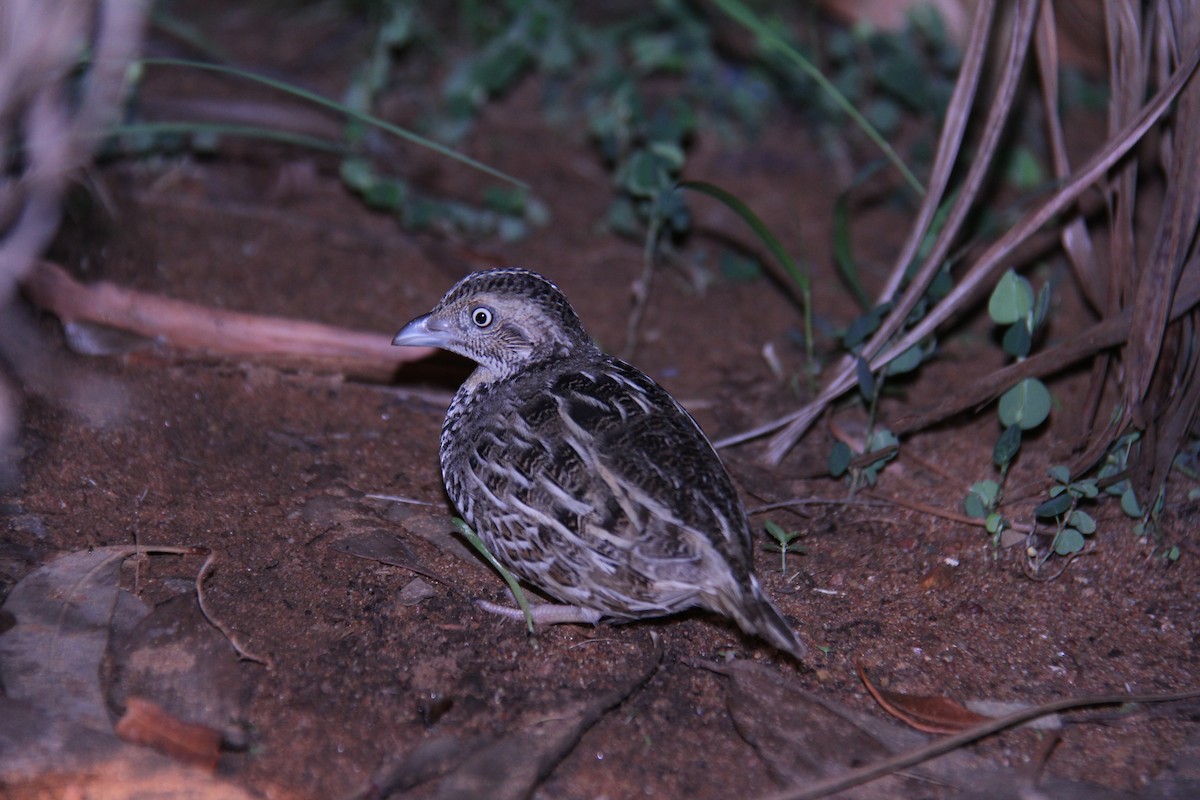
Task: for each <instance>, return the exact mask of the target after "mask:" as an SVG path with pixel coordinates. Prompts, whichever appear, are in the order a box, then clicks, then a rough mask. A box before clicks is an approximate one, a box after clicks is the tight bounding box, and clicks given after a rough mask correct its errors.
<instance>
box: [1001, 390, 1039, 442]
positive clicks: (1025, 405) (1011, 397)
mask: <svg viewBox="0 0 1200 800" xmlns="http://www.w3.org/2000/svg"><path fill="white" fill-rule="evenodd" d="M1048 416H1050V391H1049V390H1048V389H1047V388H1046V385H1045V384H1044V383H1042V382H1041V381H1039V380H1038V379H1037V378H1026V379H1025V380H1023V381H1021V382H1020V383H1018V384H1017V385H1016V386H1014V387H1012V388H1011V389H1009V390H1008V391H1007V392H1005V393H1004V394H1003V395H1002V396H1001V397H1000V421H1001V422H1002V423H1004V425H1005V426H1009V425H1020V426H1021V429H1022V430H1026V431H1027V430H1030V429H1032V428H1036V427H1037V426H1038V425H1041V424H1042V423H1043V422H1045V421H1046V417H1048Z"/></svg>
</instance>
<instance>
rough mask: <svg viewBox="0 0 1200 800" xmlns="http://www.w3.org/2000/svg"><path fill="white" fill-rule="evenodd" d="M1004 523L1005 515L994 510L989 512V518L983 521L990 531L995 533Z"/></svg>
mask: <svg viewBox="0 0 1200 800" xmlns="http://www.w3.org/2000/svg"><path fill="white" fill-rule="evenodd" d="M1003 524H1004V515H1003V514H1001V513H1000V512H998V511H993V512H992V513H990V514H988V515H987V519H986V520H985V521H984V523H983V525H984V527H985V528H987V532H988V533H995V532H996V531H998V530H1000V526H1002V525H1003Z"/></svg>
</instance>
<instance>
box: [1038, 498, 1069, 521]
mask: <svg viewBox="0 0 1200 800" xmlns="http://www.w3.org/2000/svg"><path fill="white" fill-rule="evenodd" d="M1074 502H1075V498H1074V497H1071V495H1069V494H1067V493H1065V492H1064V493H1063V494H1060V495H1059V496H1058V497H1055V498H1054V499H1052V500H1047V501H1046V502H1044V503H1042V504H1041V505H1040V506H1038V507H1037V508H1035V509H1034V510H1033V513H1034V515H1036V516H1039V517H1057V516H1058V515H1060V514H1063V513H1066V510H1067V509H1068V508H1070V507H1071V504H1072V503H1074Z"/></svg>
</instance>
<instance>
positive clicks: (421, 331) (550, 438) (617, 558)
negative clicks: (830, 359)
mask: <svg viewBox="0 0 1200 800" xmlns="http://www.w3.org/2000/svg"><path fill="white" fill-rule="evenodd" d="M392 344H395V345H419V346H433V347H440V348H443V349H445V350H449V351H452V352H455V353H458V354H460V355H462V356H465V357H467V358H469V359H471V360H473V361H475V362H476V363H477V364H478V366H477V368H476V369H475V371H474V372H472V373H471V375H470V377H469V378H467V380H466V382H464V383H463V385H462V386H461V388H459V390H458V392H457V393H456V394H455V395H454V399H453V401H452V402H451V403H450V408H449V411H448V412H447V414H446V420H445V423H444V424H443V426H442V433H441V442H440V457H441V467H442V477H443V479H444V481H445V484H446V490H447V493H448V494H449V496H450V499H451V501H452V502H453V503H454V505H455V506H456V507H457V508H458V510H459V512H460V513H461V514H462V516H463V518H464V519H465V521H466V522H467V523H468V524H469V525H470V526H471V527H472V528H473V529H474V530H475V532H476V533H477V534H478V535H479V536H480V537H481V538H482V539H483V541H484V543H485V544H486V545H487V547H488V549H489V550H490V551H491V553H492V555H493V556H495V558H496V559H497V560H498V561H499V562H500V563H502V564H503V565H504V566H505V567H507V568H508V569H509V570H510V571H511V572H512V573H513V574H514V575H516V576H517V577H518V578H520V579H522V580H523V581H525V582H526V583H527V584H529V585H531V586H533V587H535V588H537V589H539V590H541V591H542V592H544V593H545V594H547V595H549V596H550V597H551V598H553V599H554V600H556V601H558V603H561V604H562V605H555V604H548V605H542V606H535V608H534V612H535V619H538V620H539V621H542V622H548V623H556V622H588V623H596V622H598V621H600V620H601V619H610V620H613V621H627V620H634V619H641V618H647V617H658V616H664V615H669V614H674V613H676V612H680V611H684V610H686V609H689V608H694V607H700V608H703V609H707V610H709V611H713V612H716V613H717V614H720V615H723V616H725V617H727V618H729V619H731V620H733V621H734V622H735V623H737V625H738V626H739V627H740V628H741V629H742V630H743V631H745V632H746V633H749V634H752V635H757V636H759V637H761V638H762V639H765V640H766V641H767V642H769V643H771V644H772V645H774V646H775V647H777V648H779V649H780V650H783V651H786V652H788V653H790V654H792V655H793V656H795V657H797V658H803V657H804V656H805V655H806V652H807V651H806V648H805V647H804V645H803V644H801V643H800V642H799V641H798V640H797V639H796V636H795V635H794V634H793V632H792V630H791V628H790V627H788V625H787V623H786V622H784V620H783V617H782V616H780V614H779V612H778V611H777V610H776V609H775V606H774V605H772V604H771V601H770V600H768V599H767V597H766V595H765V594H764V593H763V591H762V588H761V587H760V585H759V582H758V579H757V578H756V577H755V576H754V573H753V571H752V564H751V548H752V544H751V534H750V525H749V522H748V520H747V519H746V512H745V510H744V509H743V507H742V503H741V501H740V499H739V498H738V494H737V491H736V490H735V489H734V486H733V482H732V481H731V480H730V477H729V474H728V473H727V472H726V470H725V467H724V465H723V464H722V463H721V460H720V458H719V457H718V456H717V453H716V451H715V450H714V449H713V447H712V444H711V443H710V442H709V440H708V438H707V437H706V436H705V435H704V433H703V432H702V431H701V430H700V427H699V426H698V425H697V423H696V421H695V420H694V419H693V418H692V417H691V415H690V414H688V412H687V411H685V410H684V408H683V407H682V406H681V405H679V403H678V402H676V401H675V399H674V398H673V397H671V395H670V394H668V393H667V392H666V390H664V389H663V388H662V387H660V386H659V385H658V384H657V383H655V382H654V381H653V380H651V379H650V378H649V377H647V376H646V375H645V374H644V373H642V372H641V371H640V370H638V369H637V368H635V367H633V366H631V365H629V364H627V363H625V362H624V361H621V360H620V359H617V358H615V357H613V356H611V355H608V354H607V353H605V352H604V351H603V350H601V349H600V348H599V347H597V346H596V345H595V344H594V343H593V342H592V340H591V339H590V338H589V337H588V335H587V333H585V332H584V329H583V325H582V323H581V322H580V320H579V317H578V316H577V315H576V313H575V311H574V309H572V308H571V306H570V304H569V303H568V302H567V299H566V297H564V296H563V294H562V292H561V291H560V290H559V289H558V287H557V286H555V285H554V284H553V283H551V282H550V281H549V280H547V279H546V278H543V277H542V276H541V275H538V274H537V273H535V272H531V271H529V270H525V269H516V268H506V269H492V270H486V271H482V272H474V273H471V274H469V275H467V276H466V277H465V278H463V279H462V280H461V281H459V282H458V283H457V284H455V286H454V287H453V288H451V289H450V291H449V292H448V293H447V294H446V296H445V297H443V298H442V300H441V301H440V302H439V303H438V304H437V305H436V306H434V308H433V310H432V311H430V312H429V313H428V314H425V315H424V316H420V317H417V318H416V319H414V320H413V321H412V322H410V323H408V324H407V325H405V326H404V328H402V329H401V330H400V332H399V333H397V334H396V337H395V338H394V339H393V341H392ZM489 607H490V609H491V610H500V609H501V607H496V606H489ZM506 611H508V612H510V613H511V615H513V616H519V614H520V612H518V611H516V610H515V609H507V610H506Z"/></svg>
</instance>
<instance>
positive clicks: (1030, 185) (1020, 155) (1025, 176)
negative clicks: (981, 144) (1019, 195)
mask: <svg viewBox="0 0 1200 800" xmlns="http://www.w3.org/2000/svg"><path fill="white" fill-rule="evenodd" d="M1005 177H1006V178H1008V183H1009V184H1010V185H1011V186H1013V187H1015V188H1017V189H1036V188H1037V187H1038V186H1041V185H1042V184H1043V183H1044V182H1045V180H1046V174H1045V171H1044V170H1043V169H1042V164H1041V162H1040V161H1038V157H1037V156H1036V155H1034V154H1033V151H1032V150H1030V149H1029V148H1028V147H1026V146H1025V145H1021V146H1019V147H1017V148H1016V149H1015V150H1014V151H1013V152H1012V155H1011V156H1010V157H1009V159H1008V164H1007V165H1006V169H1005Z"/></svg>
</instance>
